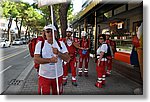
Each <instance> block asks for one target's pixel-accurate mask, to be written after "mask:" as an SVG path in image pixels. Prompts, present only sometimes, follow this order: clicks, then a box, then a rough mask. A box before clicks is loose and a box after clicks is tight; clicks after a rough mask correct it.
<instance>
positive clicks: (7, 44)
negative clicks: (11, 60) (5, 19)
mask: <svg viewBox="0 0 150 102" xmlns="http://www.w3.org/2000/svg"><path fill="white" fill-rule="evenodd" d="M10 45H11V43H10V41H8V40H2V39H0V47H10Z"/></svg>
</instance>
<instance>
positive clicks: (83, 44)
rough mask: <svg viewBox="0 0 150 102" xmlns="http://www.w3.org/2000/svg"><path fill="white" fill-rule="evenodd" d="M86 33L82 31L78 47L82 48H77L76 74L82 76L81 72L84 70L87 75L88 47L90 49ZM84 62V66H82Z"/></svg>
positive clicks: (86, 75)
mask: <svg viewBox="0 0 150 102" xmlns="http://www.w3.org/2000/svg"><path fill="white" fill-rule="evenodd" d="M86 35H87V33H86V32H85V31H82V33H81V36H82V39H81V40H80V47H82V48H84V49H83V50H79V54H80V57H79V68H78V76H82V72H83V70H84V75H85V77H88V63H89V49H90V41H89V39H87V38H86ZM83 62H84V67H83V68H82V65H83Z"/></svg>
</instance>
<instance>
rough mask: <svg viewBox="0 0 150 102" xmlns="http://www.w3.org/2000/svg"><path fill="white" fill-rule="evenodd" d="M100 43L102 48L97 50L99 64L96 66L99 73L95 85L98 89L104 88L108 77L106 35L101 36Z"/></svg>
mask: <svg viewBox="0 0 150 102" xmlns="http://www.w3.org/2000/svg"><path fill="white" fill-rule="evenodd" d="M98 38H99V43H100V46H99V48H98V49H97V57H98V60H97V64H96V72H97V82H96V84H95V86H96V87H98V88H102V85H103V84H105V77H106V71H105V67H106V63H107V58H106V57H105V56H106V55H105V54H106V53H107V49H108V46H107V44H106V36H105V35H104V34H102V35H99V37H98Z"/></svg>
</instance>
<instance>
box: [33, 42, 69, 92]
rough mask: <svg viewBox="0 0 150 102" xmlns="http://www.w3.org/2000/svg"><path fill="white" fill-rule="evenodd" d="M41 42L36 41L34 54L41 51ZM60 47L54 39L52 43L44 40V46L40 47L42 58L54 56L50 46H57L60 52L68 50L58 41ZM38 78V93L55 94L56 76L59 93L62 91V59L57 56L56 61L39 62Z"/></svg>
mask: <svg viewBox="0 0 150 102" xmlns="http://www.w3.org/2000/svg"><path fill="white" fill-rule="evenodd" d="M41 44H42V42H41V41H40V42H38V43H37V44H36V48H35V52H34V54H40V53H41ZM60 44H61V47H62V49H60V47H59V45H58V43H57V42H56V41H55V42H54V43H53V44H52V45H51V44H49V43H48V42H47V40H45V42H44V46H43V48H42V58H52V57H53V56H54V54H53V51H52V47H55V48H57V49H58V50H59V51H60V52H61V53H66V52H68V50H67V48H66V46H65V44H64V43H63V42H62V41H60ZM56 67H57V75H56ZM38 74H39V79H38V93H39V94H45V95H48V94H51V93H52V94H53V95H56V94H58V93H57V85H56V77H58V83H59V86H58V87H59V90H60V92H59V94H61V93H62V92H63V87H62V76H63V65H62V59H61V58H59V57H58V62H57V63H47V64H40V69H39V73H38ZM51 91H52V92H51Z"/></svg>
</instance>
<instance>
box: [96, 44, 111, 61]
mask: <svg viewBox="0 0 150 102" xmlns="http://www.w3.org/2000/svg"><path fill="white" fill-rule="evenodd" d="M107 49H108V46H107V44H102V45H101V46H99V48H98V49H97V55H100V53H101V52H104V53H107ZM103 60H104V59H103ZM105 60H107V59H106V58H105Z"/></svg>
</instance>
